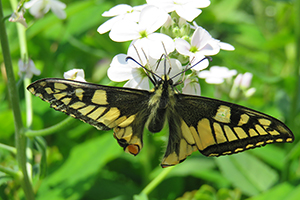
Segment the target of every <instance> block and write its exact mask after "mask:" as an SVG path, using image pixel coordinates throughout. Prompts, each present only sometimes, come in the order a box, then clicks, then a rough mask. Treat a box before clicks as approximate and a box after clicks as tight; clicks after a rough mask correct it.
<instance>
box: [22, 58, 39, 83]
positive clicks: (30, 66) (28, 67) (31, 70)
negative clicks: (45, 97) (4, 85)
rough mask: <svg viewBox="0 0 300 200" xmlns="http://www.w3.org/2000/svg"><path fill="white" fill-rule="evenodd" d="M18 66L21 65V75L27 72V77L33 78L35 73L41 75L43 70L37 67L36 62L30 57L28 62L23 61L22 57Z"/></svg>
mask: <svg viewBox="0 0 300 200" xmlns="http://www.w3.org/2000/svg"><path fill="white" fill-rule="evenodd" d="M18 67H19V73H18V74H19V76H22V74H25V77H26V78H29V79H30V78H32V76H33V74H34V75H37V76H38V75H40V74H41V71H40V70H39V69H37V68H36V67H35V64H34V62H33V61H32V60H31V59H29V60H28V63H25V62H23V60H22V59H19V61H18Z"/></svg>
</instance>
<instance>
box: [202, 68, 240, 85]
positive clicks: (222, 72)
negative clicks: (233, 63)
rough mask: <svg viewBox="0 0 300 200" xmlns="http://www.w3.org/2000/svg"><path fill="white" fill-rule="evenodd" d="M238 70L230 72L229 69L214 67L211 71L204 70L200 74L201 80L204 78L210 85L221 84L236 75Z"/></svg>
mask: <svg viewBox="0 0 300 200" xmlns="http://www.w3.org/2000/svg"><path fill="white" fill-rule="evenodd" d="M236 74H237V71H236V70H229V69H228V68H227V67H220V66H212V67H211V68H210V69H209V70H203V71H201V72H199V73H198V77H199V78H204V79H205V82H207V83H209V84H221V83H223V82H224V79H227V78H231V77H232V76H234V75H236Z"/></svg>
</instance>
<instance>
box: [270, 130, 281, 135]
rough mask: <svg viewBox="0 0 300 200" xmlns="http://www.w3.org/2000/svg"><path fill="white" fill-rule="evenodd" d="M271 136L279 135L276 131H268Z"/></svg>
mask: <svg viewBox="0 0 300 200" xmlns="http://www.w3.org/2000/svg"><path fill="white" fill-rule="evenodd" d="M268 132H269V133H270V134H271V135H280V133H278V131H276V130H273V131H268Z"/></svg>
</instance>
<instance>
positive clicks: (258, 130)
mask: <svg viewBox="0 0 300 200" xmlns="http://www.w3.org/2000/svg"><path fill="white" fill-rule="evenodd" d="M255 128H256V130H257V132H258V133H259V134H260V135H268V133H267V132H266V131H265V130H264V129H263V128H262V127H261V126H260V125H258V124H256V125H255Z"/></svg>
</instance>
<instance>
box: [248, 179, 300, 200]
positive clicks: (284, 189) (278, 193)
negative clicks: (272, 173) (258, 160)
mask: <svg viewBox="0 0 300 200" xmlns="http://www.w3.org/2000/svg"><path fill="white" fill-rule="evenodd" d="M292 191H293V186H292V185H290V184H289V183H282V184H280V185H277V186H275V187H273V188H272V189H270V190H268V191H267V192H265V193H264V194H261V195H258V196H256V197H252V198H249V199H248V200H266V199H272V200H283V199H284V200H288V199H286V198H285V197H287V196H288V195H289V194H290V193H291V192H292ZM297 199H299V196H298V198H297Z"/></svg>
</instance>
